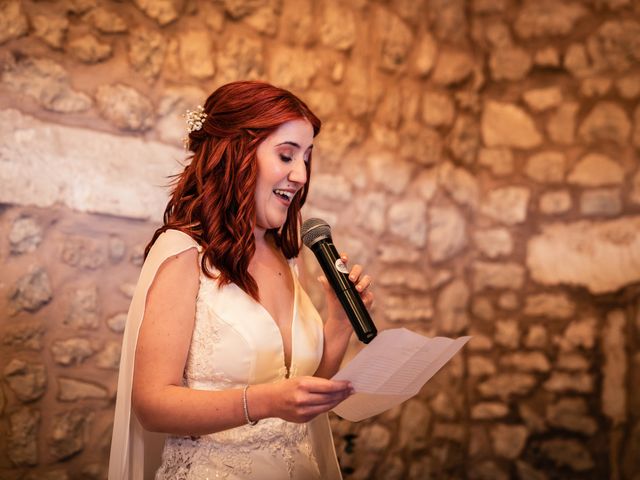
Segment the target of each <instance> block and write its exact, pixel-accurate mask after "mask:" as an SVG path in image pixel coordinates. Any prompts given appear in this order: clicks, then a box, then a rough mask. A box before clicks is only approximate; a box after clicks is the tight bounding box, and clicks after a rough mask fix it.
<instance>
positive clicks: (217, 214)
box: [145, 81, 321, 300]
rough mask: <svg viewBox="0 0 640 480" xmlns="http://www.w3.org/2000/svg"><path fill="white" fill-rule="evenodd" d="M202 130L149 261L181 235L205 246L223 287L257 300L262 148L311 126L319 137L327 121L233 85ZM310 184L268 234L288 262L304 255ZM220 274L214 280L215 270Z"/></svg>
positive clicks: (277, 97)
mask: <svg viewBox="0 0 640 480" xmlns="http://www.w3.org/2000/svg"><path fill="white" fill-rule="evenodd" d="M204 111H205V113H206V115H207V117H206V119H205V121H204V124H203V126H202V129H200V130H197V131H193V132H191V133H190V134H189V150H190V151H191V152H192V153H191V155H190V156H189V157H188V160H189V159H190V160H191V161H190V163H189V164H188V165H187V166H186V167H185V169H184V171H183V172H182V173H180V174H178V175H176V176H175V177H174V180H173V182H172V186H173V188H172V191H171V196H170V199H169V203H168V204H167V208H166V209H165V212H164V224H163V226H162V227H160V228H159V229H158V230H156V232H155V233H154V235H153V238H152V239H151V242H149V245H147V248H146V249H145V257H146V255H147V254H148V252H149V250H150V248H151V246H152V245H153V243H154V242H155V241H156V239H157V238H158V236H159V235H160V234H161V233H162V232H164V231H165V230H168V229H176V230H180V231H182V232H184V233H186V234H188V235H190V236H191V237H192V238H194V239H195V240H196V241H197V242H198V243H200V244H201V245H202V246H203V256H202V270H203V271H204V273H205V275H207V276H208V277H210V278H217V279H218V284H219V285H220V286H222V285H225V284H228V283H231V282H233V283H235V284H236V285H238V286H239V287H240V288H242V290H244V291H245V292H246V293H247V294H249V295H251V296H252V297H253V298H254V299H256V300H259V292H258V285H257V284H256V281H255V280H254V278H253V277H252V276H251V275H250V274H249V271H248V267H249V262H250V261H251V259H252V258H253V255H254V253H255V238H254V234H253V230H254V227H255V224H256V212H255V199H254V193H255V189H256V180H257V177H258V166H257V157H256V151H257V149H258V145H260V143H261V142H262V141H263V140H264V139H265V138H267V137H268V136H269V135H270V134H271V133H273V132H274V131H275V130H276V129H277V128H278V127H279V126H280V125H282V124H283V123H285V122H288V121H290V120H297V119H301V118H303V119H305V120H307V121H309V123H311V125H312V126H313V133H314V137H315V136H316V135H317V134H318V133H319V132H320V126H321V122H320V120H319V119H318V117H316V116H315V115H314V114H313V112H312V111H311V110H310V109H309V107H307V105H306V104H305V103H304V102H303V101H302V100H300V99H299V98H298V97H296V96H295V95H293V94H292V93H291V92H289V91H287V90H284V89H281V88H277V87H274V86H273V85H269V84H268V83H263V82H254V81H243V82H233V83H229V84H226V85H223V86H222V87H220V88H218V89H217V90H216V91H214V92H213V93H212V94H211V95H210V96H209V98H208V99H207V101H206V103H205V104H204ZM310 178H311V156H309V162H308V163H307V183H306V184H305V185H304V187H303V188H301V189H300V190H299V191H298V193H296V195H295V197H294V198H293V200H292V202H291V205H290V206H289V210H288V212H287V219H286V221H285V223H284V225H283V226H282V228H281V229H280V231H277V230H270V231H269V232H268V233H270V234H271V235H273V236H274V238H275V241H276V245H278V247H279V248H280V249H281V250H282V252H283V253H284V255H285V257H286V258H292V257H295V256H297V255H298V252H299V251H300V239H299V235H298V229H299V225H300V222H301V219H300V208H301V207H302V205H304V202H305V200H306V198H307V193H308V191H309V179H310ZM211 265H212V266H213V267H215V268H216V269H217V270H219V272H220V273H219V275H216V276H215V277H214V275H213V273H212V269H211V268H210V266H211Z"/></svg>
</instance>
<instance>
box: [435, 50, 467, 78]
mask: <svg viewBox="0 0 640 480" xmlns="http://www.w3.org/2000/svg"><path fill="white" fill-rule="evenodd" d="M473 68H474V62H473V58H472V57H471V55H470V54H469V53H468V52H466V51H464V50H458V49H452V48H447V47H442V48H441V49H440V53H439V55H438V57H437V60H436V65H435V67H434V70H433V73H432V74H431V78H432V79H433V81H434V82H435V83H436V84H439V85H454V84H456V83H460V82H462V81H463V80H466V79H467V78H468V77H469V75H471V73H472V72H473Z"/></svg>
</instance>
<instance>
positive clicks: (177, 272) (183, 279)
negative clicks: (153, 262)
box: [150, 247, 200, 297]
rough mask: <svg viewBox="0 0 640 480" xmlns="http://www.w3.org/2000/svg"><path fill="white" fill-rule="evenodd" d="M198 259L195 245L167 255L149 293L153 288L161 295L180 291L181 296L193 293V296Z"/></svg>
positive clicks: (196, 286) (197, 282) (197, 271)
mask: <svg viewBox="0 0 640 480" xmlns="http://www.w3.org/2000/svg"><path fill="white" fill-rule="evenodd" d="M198 261H199V258H198V251H197V249H196V248H195V247H194V248H189V249H187V250H184V251H182V252H180V253H178V254H176V255H172V256H170V257H167V259H166V260H165V261H164V262H162V265H160V268H159V269H158V272H157V274H156V278H155V279H154V281H153V284H152V286H151V289H150V294H151V293H153V292H154V290H155V292H156V293H157V292H158V291H160V292H162V295H165V294H168V293H169V294H171V293H173V292H180V293H181V294H182V295H183V296H184V295H185V294H191V293H193V294H194V295H193V296H194V297H195V293H196V292H197V289H198V285H199V274H200V268H199V265H198ZM190 296H191V295H187V297H190Z"/></svg>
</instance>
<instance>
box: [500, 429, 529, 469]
mask: <svg viewBox="0 0 640 480" xmlns="http://www.w3.org/2000/svg"><path fill="white" fill-rule="evenodd" d="M528 436H529V432H528V429H527V428H526V427H525V426H523V425H507V424H498V425H496V426H495V427H493V428H492V429H491V440H492V443H493V450H494V452H495V453H496V454H497V455H499V456H501V457H504V458H508V459H511V460H513V459H515V458H518V457H519V456H520V453H521V452H522V450H523V449H524V446H525V443H526V441H527V437H528Z"/></svg>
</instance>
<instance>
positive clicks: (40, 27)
mask: <svg viewBox="0 0 640 480" xmlns="http://www.w3.org/2000/svg"><path fill="white" fill-rule="evenodd" d="M31 25H32V26H33V29H34V33H35V34H36V35H37V36H38V37H40V38H41V39H42V41H44V42H45V43H46V44H47V45H49V46H50V47H52V48H56V49H61V48H62V46H63V44H64V41H65V39H66V35H67V31H68V29H69V20H67V18H66V17H63V16H60V15H34V16H33V17H32V18H31Z"/></svg>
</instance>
